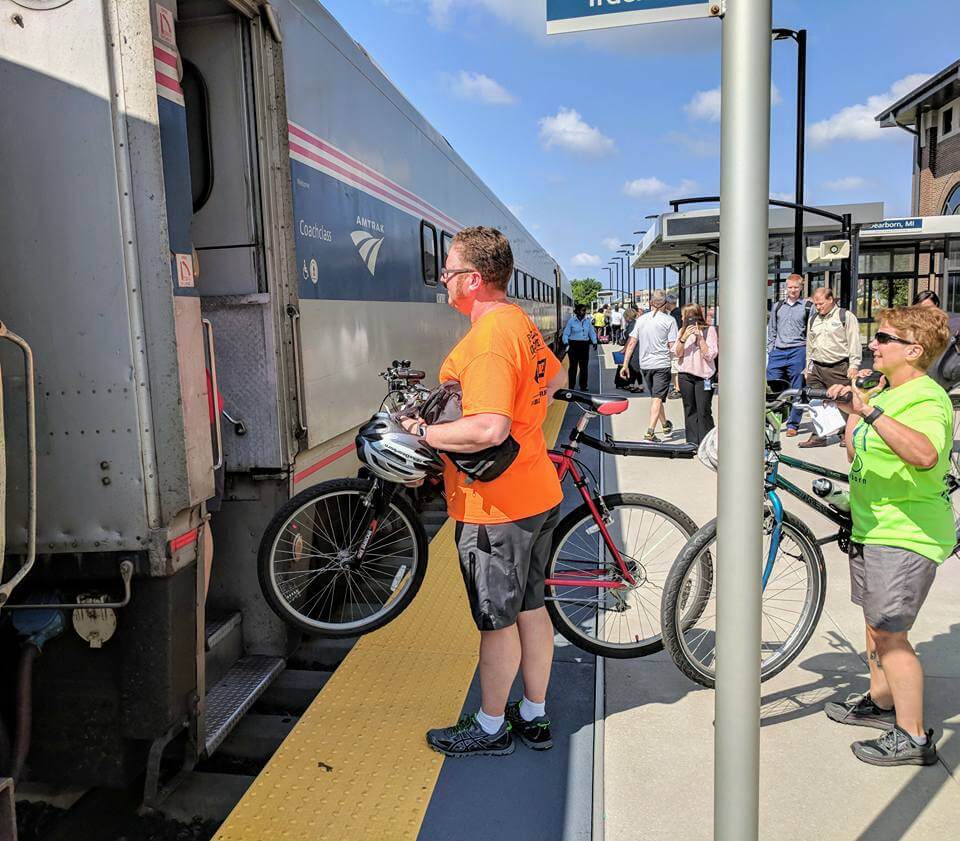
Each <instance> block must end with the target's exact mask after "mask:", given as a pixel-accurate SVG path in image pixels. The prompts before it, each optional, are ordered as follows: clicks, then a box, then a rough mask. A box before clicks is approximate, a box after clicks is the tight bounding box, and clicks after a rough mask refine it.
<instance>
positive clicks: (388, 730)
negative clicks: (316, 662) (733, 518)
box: [214, 403, 566, 841]
mask: <svg viewBox="0 0 960 841" xmlns="http://www.w3.org/2000/svg"><path fill="white" fill-rule="evenodd" d="M565 407H566V404H564V403H554V404H553V405H552V406H551V407H550V409H549V410H548V412H547V419H546V421H545V423H544V426H543V431H544V436H545V437H546V440H547V443H548V445H550V446H552V445H553V443H554V441H555V440H556V438H557V435H558V433H559V431H560V424H561V423H562V421H563V414H564V408H565ZM478 642H479V633H478V632H477V630H476V628H475V627H474V625H473V622H472V620H471V618H470V609H469V606H468V604H467V599H466V594H465V593H464V589H463V579H462V578H461V577H460V566H459V562H458V559H457V550H456V545H455V542H454V523H453V522H452V521H448V522H447V523H446V524H445V525H444V526H443V528H441V529H440V531H439V532H438V533H437V535H436V537H434V539H433V540H432V541H431V543H430V562H429V564H428V565H427V573H426V578H425V580H424V582H423V586H422V587H421V589H420V592H419V593H418V594H417V596H416V598H415V599H414V600H413V602H412V604H411V605H410V606H409V607H408V608H407V609H406V610H405V611H404V612H403V613H402V614H401V615H400V616H399V617H398V618H397V619H395V620H394V621H393V622H391V623H390V624H389V625H387V626H386V627H385V628H381V629H380V630H379V631H375V632H374V633H372V634H369V635H367V636H365V637H362V638H361V639H360V641H359V642H358V643H357V644H356V645H355V646H354V647H353V650H352V651H351V652H350V654H349V656H348V657H347V658H346V660H344V661H343V663H342V664H341V665H340V666H339V667H338V668H337V670H336V672H335V673H334V675H333V677H331V678H330V681H329V682H328V683H327V685H326V686H325V687H324V688H323V691H322V692H321V693H320V694H319V695H318V696H317V698H316V700H314V702H313V703H312V704H311V705H310V707H309V709H308V710H307V711H306V712H305V713H304V714H303V716H302V717H301V718H300V721H299V722H298V723H297V726H296V727H295V728H294V729H293V730H292V731H291V733H290V735H289V736H288V737H287V738H286V740H285V741H284V743H283V744H282V745H281V746H280V749H279V750H278V751H277V752H276V753H275V754H274V756H273V758H272V759H271V760H270V761H269V763H268V764H267V766H266V767H265V768H264V769H263V771H262V772H261V773H260V775H259V776H258V777H257V779H256V780H255V781H254V783H253V785H251V786H250V788H249V790H248V791H247V793H246V794H245V795H244V796H243V799H241V801H240V802H239V803H238V804H237V806H236V807H235V808H234V810H233V811H232V812H231V813H230V816H229V817H228V818H227V820H226V821H225V822H224V824H223V826H221V827H220V830H219V831H218V832H217V834H216V836H214V841H267V839H269V841H273V839H283V841H323V840H324V839H330V841H343V839H350V840H351V841H353V839H356V841H360V839H364V840H365V839H378V840H379V839H389V840H390V841H393V839H397V841H405V840H406V839H410V841H415V839H416V838H417V835H418V834H419V832H420V825H421V824H422V822H423V817H424V815H425V814H426V811H427V806H428V805H429V803H430V798H431V797H432V795H433V789H434V787H435V786H436V783H437V779H438V777H439V776H440V769H441V766H442V764H443V756H442V755H441V754H438V753H434V752H433V751H432V750H430V749H429V748H428V747H427V745H426V742H425V741H424V733H425V732H426V731H427V730H428V729H429V728H431V727H437V726H444V725H447V724H451V723H453V722H454V721H456V719H457V718H458V716H459V715H460V712H461V710H462V709H463V703H464V700H465V698H466V695H467V691H468V690H469V688H470V683H471V681H472V680H473V675H474V673H475V671H476V667H477V646H478Z"/></svg>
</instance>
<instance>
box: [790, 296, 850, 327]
mask: <svg viewBox="0 0 960 841" xmlns="http://www.w3.org/2000/svg"><path fill="white" fill-rule="evenodd" d="M781 303H782V302H781ZM810 307H811V308H812V307H813V304H810ZM839 309H840V326H841V327H846V326H847V312H848V311H847V310H845V309H844V308H843V307H840V308H839ZM816 317H817V312H816V310H814V312H813V314H812V315H811V316H810V317H809V318H808V319H807V329H808V330H809V329H810V328H811V327H812V326H813V320H814V319H815V318H816Z"/></svg>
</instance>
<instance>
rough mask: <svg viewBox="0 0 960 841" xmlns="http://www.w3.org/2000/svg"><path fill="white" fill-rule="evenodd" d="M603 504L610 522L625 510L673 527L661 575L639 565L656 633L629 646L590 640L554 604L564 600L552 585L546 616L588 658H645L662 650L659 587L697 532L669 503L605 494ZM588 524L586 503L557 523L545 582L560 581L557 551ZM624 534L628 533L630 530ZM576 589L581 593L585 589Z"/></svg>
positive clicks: (657, 569)
mask: <svg viewBox="0 0 960 841" xmlns="http://www.w3.org/2000/svg"><path fill="white" fill-rule="evenodd" d="M603 503H604V505H605V506H606V507H607V509H608V510H609V511H610V512H611V515H612V517H613V518H615V517H616V516H617V515H616V512H617V511H618V510H619V511H623V510H624V509H627V508H631V509H634V510H636V509H640V510H642V511H647V512H651V513H654V514H656V515H659V516H660V517H662V518H664V519H665V520H667V521H668V522H670V523H672V524H673V526H674V527H675V531H676V539H675V541H671V542H668V543H667V544H666V546H665V547H664V548H665V550H666V551H668V552H669V557H666V558H665V563H664V564H663V566H662V574H661V572H660V569H661V567H660V566H659V565H657V566H655V565H654V563H653V561H654V560H655V559H649V558H646V557H644V559H643V561H642V564H643V567H644V571H645V581H644V582H643V584H641V585H639V587H640V588H642V587H647V588H648V590H649V591H650V592H651V593H653V594H654V595H653V598H654V605H653V610H652V616H653V617H654V618H655V626H656V629H657V630H656V633H654V634H651V635H649V636H644V637H642V638H640V639H635V640H634V641H633V642H632V643H629V644H622V643H613V642H610V641H606V642H605V641H602V640H600V639H598V638H597V637H596V636H591V635H590V634H589V633H587V632H586V631H585V630H583V629H582V628H581V627H580V625H579V624H578V623H576V622H574V621H572V620H571V618H570V617H568V616H567V615H566V613H565V612H564V611H563V609H562V608H561V607H560V604H561V603H558V602H556V601H554V599H556V598H563V597H564V595H563V592H559V593H558V588H557V587H555V586H554V585H546V587H545V588H544V590H545V597H546V608H547V612H548V613H549V614H550V619H551V621H552V622H553V626H554V628H556V630H557V631H558V632H559V633H560V634H561V635H562V636H563V637H564V638H565V639H566V640H568V641H569V642H571V643H573V644H574V645H576V646H577V647H578V648H581V649H583V650H584V651H588V652H590V653H591V654H596V655H598V656H601V657H611V658H616V659H626V658H633V657H645V656H647V655H648V654H654V653H656V652H657V651H660V650H662V648H663V642H662V640H661V634H660V628H659V626H660V616H659V612H660V611H659V607H660V590H661V587H662V581H663V580H665V578H666V574H667V572H668V571H669V569H670V565H671V564H672V563H673V559H674V558H675V557H676V554H675V553H676V552H677V551H679V550H680V548H681V546H682V545H683V544H684V543H685V542H686V540H687V539H688V538H689V537H690V536H691V535H692V534H693V533H694V532H695V531H696V530H697V524H696V523H695V522H694V521H693V520H692V519H691V518H690V517H689V516H688V515H687V514H685V513H684V512H683V511H682V510H680V509H679V508H677V507H676V506H675V505H671V504H670V503H669V502H666V501H665V500H662V499H660V498H658V497H654V496H646V495H645V494H633V493H624V494H608V495H606V496H604V497H603ZM594 504H597V505H598V504H599V499H594ZM588 522H590V523H592V522H594V520H593V515H592V513H591V512H590V508H589V507H588V506H587V504H586V503H583V504H582V505H580V506H579V507H577V508H575V509H574V510H573V511H571V512H570V513H569V514H567V515H566V516H565V517H564V518H563V520H561V521H560V523H559V525H558V526H557V528H556V529H555V531H554V539H553V546H552V547H551V552H550V560H549V562H548V563H547V576H546V577H547V579H548V580H549V579H551V578H555V577H557V576H560V577H562V575H563V572H562V568H560V569H558V561H559V555H560V551H561V549H562V548H563V547H564V546H565V545H566V544H567V541H568V540H569V539H570V538H571V536H572V535H575V534H577V531H578V528H579V527H580V526H581V525H583V524H585V523H588ZM641 526H642V520H641ZM627 531H628V533H629V528H628V529H627ZM638 532H639V529H638ZM638 536H639V534H638ZM648 536H649V533H648ZM674 544H675V545H674ZM618 548H619V547H618ZM589 549H590V551H591V552H592V551H593V547H592V546H591V547H589ZM621 554H625V555H630V553H629V552H624V551H623V549H621ZM604 555H605V557H606V556H607V550H605V552H604ZM595 557H596V558H598V559H599V543H598V545H597V546H596V555H595ZM631 557H633V556H632V555H631ZM575 589H577V590H581V589H584V588H575ZM587 589H593V590H599V589H600V588H596V587H593V588H587ZM637 589H639V588H634V589H633V590H631V592H636V590H637ZM642 609H643V603H642V602H641V601H640V597H638V600H637V610H638V611H640V610H642ZM641 627H642V626H641Z"/></svg>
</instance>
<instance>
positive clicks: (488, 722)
mask: <svg viewBox="0 0 960 841" xmlns="http://www.w3.org/2000/svg"><path fill="white" fill-rule="evenodd" d="M477 724H479V725H480V728H481V729H482V730H483V732H484V733H486V734H487V735H488V736H492V735H493V734H494V733H497V732H499V730H500V728H501V727H503V716H502V715H487V714H486V713H485V712H484V711H483V708H482V707H481V708H480V709H479V710H478V711H477Z"/></svg>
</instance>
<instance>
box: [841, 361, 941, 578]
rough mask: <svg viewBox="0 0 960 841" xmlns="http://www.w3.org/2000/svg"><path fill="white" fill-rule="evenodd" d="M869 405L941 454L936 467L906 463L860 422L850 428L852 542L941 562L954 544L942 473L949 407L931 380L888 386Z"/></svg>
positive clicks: (876, 434)
mask: <svg viewBox="0 0 960 841" xmlns="http://www.w3.org/2000/svg"><path fill="white" fill-rule="evenodd" d="M870 402H871V404H872V405H874V406H878V407H880V408H881V409H883V411H884V413H885V414H886V415H887V417H891V418H893V419H894V420H898V421H900V423H902V424H904V426H909V427H910V428H911V429H915V430H917V431H918V432H922V433H923V434H924V435H926V436H927V438H928V439H930V443H931V444H933V446H934V448H935V449H936V450H937V452H938V453H939V454H940V457H939V458H938V459H937V464H936V466H935V467H931V468H930V469H929V470H922V469H921V468H919V467H912V466H911V465H908V464H906V463H905V462H904V461H903V460H902V459H901V458H900V457H899V456H897V455H896V454H894V452H893V451H892V450H891V449H890V447H888V446H887V444H886V442H885V441H884V440H883V439H882V438H881V437H880V434H879V433H878V432H877V431H876V429H874V428H873V427H872V426H870V425H869V424H866V423H863V422H862V421H861V422H860V423H858V424H857V426H856V427H855V428H854V430H853V448H854V457H853V463H852V464H851V465H850V511H851V513H852V515H853V535H852V537H853V539H854V540H855V541H856V542H857V543H871V544H875V545H879V546H898V547H900V548H902V549H909V550H910V551H911V552H916V553H918V554H920V555H923V556H924V557H925V558H929V559H930V560H931V561H935V562H936V563H938V564H940V563H943V562H944V561H945V560H946V559H947V557H949V555H950V553H951V552H952V551H953V547H954V546H955V545H956V542H957V535H956V530H955V527H954V521H953V507H952V505H951V503H950V497H949V495H948V493H947V486H946V481H945V480H946V475H947V471H948V470H949V469H950V451H951V450H952V448H953V408H952V407H951V405H950V398H949V397H947V393H946V392H945V391H944V390H943V389H942V388H941V387H940V386H939V385H937V383H935V382H934V381H933V380H932V379H930V377H926V376H924V377H917V378H916V379H914V380H910V381H909V382H906V383H904V384H903V385H900V386H897V387H896V388H889V389H887V390H886V391H882V392H881V393H880V394H878V395H876V397H874V398H873V399H872V400H871V401H870Z"/></svg>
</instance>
